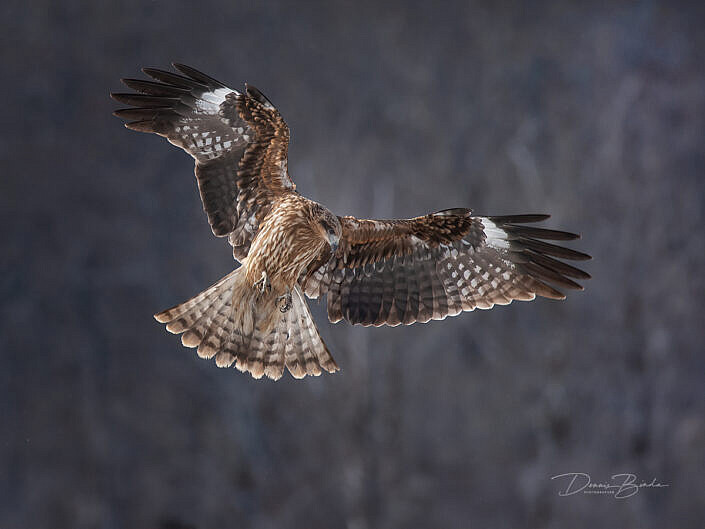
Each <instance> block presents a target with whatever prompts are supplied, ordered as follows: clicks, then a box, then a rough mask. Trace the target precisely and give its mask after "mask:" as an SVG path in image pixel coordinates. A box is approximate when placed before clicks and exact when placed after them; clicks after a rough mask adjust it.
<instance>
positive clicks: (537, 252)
mask: <svg viewBox="0 0 705 529" xmlns="http://www.w3.org/2000/svg"><path fill="white" fill-rule="evenodd" d="M174 67H175V68H176V70H177V71H178V72H180V73H178V74H177V73H173V72H167V71H164V70H157V69H154V68H145V69H143V71H144V73H146V74H147V75H148V76H150V77H151V78H152V79H154V81H146V80H137V79H123V83H124V84H125V85H127V86H128V87H129V88H132V89H133V90H135V91H136V92H137V93H122V94H111V96H112V97H113V98H114V99H115V100H117V101H120V102H122V103H125V104H127V105H130V108H125V109H121V110H117V111H116V112H115V115H116V116H118V117H120V118H123V119H125V120H126V121H127V123H126V127H128V128H130V129H133V130H137V131H140V132H152V133H156V134H159V135H161V136H164V137H165V138H167V139H168V140H169V142H171V143H172V144H174V145H176V146H178V147H181V148H182V149H184V150H185V151H186V152H188V153H189V154H190V155H191V156H192V157H193V158H194V159H195V165H196V167H195V173H196V179H197V181H198V187H199V191H200V194H201V200H202V202H203V208H204V210H205V212H206V214H207V216H208V221H209V223H210V225H211V229H212V230H213V233H214V234H215V235H216V236H218V237H224V236H227V237H228V240H229V241H230V244H231V245H232V247H233V256H234V257H235V259H237V260H238V261H240V263H241V266H240V267H239V268H237V269H236V270H234V271H233V272H231V273H230V274H228V275H227V276H226V277H224V278H223V279H221V280H220V281H218V282H217V283H215V284H214V285H212V286H211V287H210V288H208V289H206V290H204V291H203V292H201V293H200V294H198V295H197V296H195V297H193V298H191V299H190V300H188V301H186V302H184V303H181V304H179V305H177V306H175V307H173V308H171V309H168V310H165V311H163V312H160V313H158V314H156V315H155V318H156V319H157V320H158V321H160V322H162V323H166V327H167V330H169V331H170V332H172V333H177V334H181V335H182V336H181V341H182V343H183V344H184V345H185V346H187V347H196V348H197V351H198V355H199V356H201V357H203V358H214V359H215V363H216V365H218V366H219V367H226V366H230V365H233V364H234V365H235V366H236V367H237V368H238V369H239V370H241V371H248V372H250V373H251V374H252V376H254V377H256V378H259V377H261V376H263V375H267V376H268V377H270V378H272V379H278V378H280V377H281V376H282V374H283V372H284V368H285V367H286V368H287V369H288V370H289V371H290V372H291V374H292V375H293V376H294V377H296V378H301V377H303V376H305V375H307V374H309V375H319V374H320V373H321V372H322V371H323V370H325V371H328V372H334V371H337V370H338V366H337V364H336V363H335V361H334V360H333V357H332V356H331V354H330V352H329V351H328V348H327V347H326V345H325V343H324V342H323V340H321V337H320V335H319V333H318V329H317V328H316V324H315V323H314V321H313V319H312V317H311V313H310V311H309V309H308V306H307V303H306V300H305V297H304V295H306V296H308V297H310V298H320V297H322V296H324V295H325V296H326V297H327V307H328V318H329V319H330V321H331V322H338V321H340V320H342V319H344V320H346V321H348V322H350V323H352V324H361V325H375V326H378V325H399V324H402V323H403V324H407V325H408V324H412V323H415V322H427V321H429V320H432V319H436V320H437V319H443V318H445V317H447V316H455V315H456V314H459V313H460V312H463V311H470V310H474V309H475V308H481V309H489V308H491V307H493V306H494V305H496V304H499V305H506V304H508V303H511V301H513V300H532V299H534V298H535V297H536V296H543V297H547V298H552V299H564V298H565V296H564V295H563V293H562V292H560V291H559V290H558V288H567V289H578V290H582V286H581V285H579V284H578V283H577V282H576V281H575V280H576V279H588V278H589V277H590V276H589V275H588V274H587V273H586V272H583V271H582V270H580V269H578V268H575V267H573V266H571V265H569V264H567V263H565V262H564V261H562V260H561V259H563V260H584V259H589V258H590V257H589V256H588V255H586V254H584V253H581V252H577V251H575V250H571V249H568V248H565V247H562V246H558V245H556V244H553V243H548V242H545V241H551V240H554V241H555V240H559V241H560V240H571V239H576V238H578V236H577V235H574V234H572V233H568V232H563V231H555V230H548V229H544V228H536V227H533V226H531V225H530V224H532V223H535V222H540V221H542V220H546V219H547V218H548V215H516V216H505V217H498V216H495V217H482V216H474V215H472V213H471V212H470V210H468V209H450V210H445V211H440V212H437V213H433V214H429V215H424V216H422V217H416V218H414V219H396V220H367V219H357V218H355V217H337V216H335V215H334V214H332V213H331V212H330V211H329V210H328V209H326V208H325V207H323V206H322V205H320V204H318V203H316V202H314V201H312V200H309V199H307V198H305V197H303V196H301V195H300V194H299V193H298V192H297V191H296V186H295V185H294V183H293V181H292V180H291V178H290V177H289V172H288V168H287V151H288V145H289V129H288V127H287V125H286V123H285V122H284V120H283V119H282V117H281V115H280V114H279V112H278V111H277V110H276V108H275V107H274V105H272V103H271V102H270V101H269V100H268V99H267V98H266V97H265V96H264V95H263V94H262V93H261V92H260V91H259V90H257V89H256V88H254V87H253V86H247V85H245V90H244V91H243V92H239V91H237V90H233V89H231V88H228V87H226V86H225V85H223V84H222V83H220V82H219V81H216V80H215V79H213V78H211V77H209V76H207V75H205V74H203V73H201V72H198V71H196V70H194V69H193V68H190V67H188V66H184V65H182V64H174Z"/></svg>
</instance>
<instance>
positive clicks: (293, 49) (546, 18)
mask: <svg viewBox="0 0 705 529" xmlns="http://www.w3.org/2000/svg"><path fill="white" fill-rule="evenodd" d="M492 4H495V3H482V2H455V3H433V2H427V1H419V2H410V1H398V2H365V1H362V2H321V3H317V4H309V3H305V2H258V3H254V2H253V3H240V2H231V1H220V2H216V1H210V0H209V1H191V2H171V1H170V2H165V1H161V0H160V1H155V2H135V1H125V2H119V3H118V2H115V3H99V2H95V3H91V2H77V1H62V2H53V1H46V0H45V1H34V2H31V3H24V2H18V1H16V0H10V2H4V3H3V5H2V7H1V8H0V14H1V17H0V18H1V19H2V22H0V25H1V26H2V27H1V28H0V29H2V32H1V33H2V36H1V37H0V38H1V39H2V46H1V47H0V57H1V58H2V74H1V75H2V83H1V84H2V93H3V102H4V105H3V109H2V116H3V117H2V123H3V125H2V127H1V128H0V131H1V132H0V135H1V137H0V153H1V157H2V163H3V167H4V169H3V173H4V174H3V178H2V179H1V180H0V189H1V192H0V215H1V216H2V222H0V235H1V236H2V246H1V248H2V250H1V252H0V300H1V301H0V308H1V311H0V351H1V353H0V354H2V369H0V430H1V431H2V438H1V439H0V469H2V470H1V472H2V480H0V527H2V528H3V529H23V528H30V527H31V528H44V527H66V528H94V527H95V528H116V529H117V528H136V529H150V528H167V527H168V528H192V527H193V528H197V529H206V528H207V529H218V528H248V527H253V528H280V527H281V528H284V527H299V528H309V529H311V528H337V527H341V528H349V529H366V528H417V527H418V528H424V527H429V528H430V527H442V528H467V527H500V526H503V527H509V526H514V527H517V526H522V527H546V528H564V527H573V528H581V527H605V528H609V527H615V528H617V527H619V528H626V527H639V528H651V527H676V526H677V527H681V528H687V527H702V522H703V520H704V519H705V487H703V480H704V479H705V450H704V447H705V389H704V383H705V354H703V353H704V351H703V344H704V342H705V330H704V328H703V313H704V311H705V302H704V301H703V300H704V298H705V274H704V273H703V270H704V269H705V239H704V238H703V235H702V232H703V226H704V225H705V180H704V177H705V173H704V169H705V68H704V67H703V65H705V37H704V35H705V32H703V25H704V24H705V12H704V9H703V7H702V3H701V4H700V7H698V8H693V7H691V5H690V4H688V3H679V2H651V1H641V2H628V3H627V2H624V3H622V2H619V3H608V4H602V5H601V6H600V7H596V6H593V5H590V4H589V3H570V2H531V3H527V4H525V5H515V6H513V7H510V6H508V5H505V7H501V6H497V5H494V6H493V5H492ZM172 60H175V61H180V62H185V63H187V64H191V65H193V66H195V67H197V68H198V69H201V70H203V71H205V72H206V73H209V74H211V75H212V76H214V77H216V78H218V79H220V80H222V81H224V82H226V83H228V84H230V85H231V86H234V87H238V86H241V83H242V82H245V81H247V82H249V83H252V84H254V85H256V86H258V87H259V88H260V89H262V90H263V91H264V93H266V94H267V95H268V96H269V98H270V99H271V100H272V101H274V103H275V104H276V105H277V106H278V108H279V110H280V111H281V113H282V114H283V116H284V117H285V118H286V120H287V122H288V124H289V126H290V128H291V131H292V141H291V148H290V157H289V160H290V162H289V167H290V171H291V174H292V176H293V178H294V179H295V181H296V182H297V184H298V186H299V190H300V191H301V192H303V193H304V194H306V195H308V196H310V197H312V198H314V199H316V200H319V201H321V202H322V203H324V204H326V205H327V206H329V207H330V208H331V209H332V210H333V211H335V212H338V213H340V214H354V215H358V216H368V217H406V216H415V215H419V214H423V213H426V212H428V211H435V210H439V209H444V208H449V207H458V206H469V207H471V208H473V209H474V210H475V212H477V213H479V214H483V213H485V214H512V213H527V212H549V213H552V214H553V218H552V219H551V221H550V224H549V225H550V226H551V227H558V228H563V229H567V230H571V231H577V232H580V233H582V234H583V239H582V240H581V241H578V243H576V244H574V245H573V247H575V248H578V249H581V250H584V251H587V252H589V253H591V254H592V255H593V256H594V260H593V261H591V262H589V263H586V266H585V268H586V270H588V271H589V272H590V273H592V274H593V276H594V279H592V280H591V281H589V282H587V284H586V287H587V288H586V291H585V292H583V293H576V294H574V295H572V296H569V298H568V300H567V301H565V302H560V303H559V302H550V301H546V300H539V301H537V302H534V303H514V304H512V305H510V306H509V307H500V308H497V309H495V310H492V311H477V312H475V313H471V314H464V315H462V316H459V317H457V318H451V319H448V320H446V321H442V322H432V323H430V324H427V325H416V326H413V327H408V328H395V329H389V328H386V329H364V328H351V327H349V326H345V325H337V326H331V325H328V324H326V323H325V320H324V313H323V311H322V306H317V305H316V306H315V308H314V310H315V315H316V317H317V320H318V322H319V325H320V327H321V332H322V334H323V336H324V338H325V339H326V340H327V342H328V344H329V346H330V348H331V351H332V352H333V354H334V356H335V358H336V359H337V361H338V363H339V364H340V366H341V371H340V372H339V373H338V374H336V375H333V376H331V375H328V376H321V377H320V378H314V379H311V378H308V379H305V380H301V381H295V380H293V379H292V378H291V377H290V376H288V375H287V376H286V377H285V378H283V379H282V380H280V381H279V382H277V383H273V382H271V381H267V380H260V381H255V380H253V379H252V378H250V377H249V376H246V375H243V374H240V373H239V372H237V371H236V370H234V369H228V370H220V369H217V368H216V367H215V366H214V365H213V363H212V362H208V361H204V360H200V359H198V358H197V357H196V356H195V354H194V353H193V351H192V350H188V349H185V348H183V347H182V346H181V345H180V342H179V339H178V338H177V337H174V336H172V335H169V334H168V333H166V332H165V330H164V328H163V326H162V325H159V324H157V323H156V322H155V321H154V320H153V319H152V314H153V313H154V312H156V311H158V310H160V309H163V308H165V307H167V306H171V305H173V304H175V303H177V302H180V301H183V300H184V299H186V298H188V297H190V296H191V295H193V294H195V293H196V292H199V291H200V290H202V289H203V288H205V287H206V286H208V285H210V284H211V283H212V282H214V281H215V280H217V279H218V278H220V277H221V276H223V275H224V274H226V273H227V272H228V271H230V270H231V269H232V267H233V263H232V260H231V254H230V251H231V250H230V247H229V245H228V244H227V242H225V241H223V240H219V239H216V238H214V237H213V236H212V235H211V232H210V228H209V226H208V223H207V221H206V217H205V214H204V213H203V212H202V208H201V203H200V200H199V197H198V193H197V188H196V184H195V180H194V178H193V173H192V172H193V167H192V160H191V158H190V157H189V156H188V155H186V154H185V153H183V152H181V151H179V150H177V149H175V148H173V147H172V146H170V145H169V144H167V143H166V142H165V141H164V140H162V139H161V138H158V137H156V136H147V135H140V134H137V133H133V132H130V131H127V130H125V129H124V128H122V126H121V124H120V121H119V120H117V119H115V118H113V117H112V116H111V111H112V110H113V109H114V108H116V107H117V106H118V105H116V104H114V103H113V102H112V101H111V100H109V98H108V93H109V92H110V91H111V90H120V89H121V85H120V83H119V78H120V77H135V76H138V74H139V68H140V67H142V66H155V67H166V66H167V65H168V64H169V62H170V61H172ZM568 472H585V473H589V474H590V475H591V477H592V478H593V480H595V481H609V478H610V476H611V475H612V474H617V473H621V472H632V473H635V474H637V476H638V478H639V480H644V481H651V479H652V478H656V479H657V480H658V481H659V482H661V483H663V484H669V485H670V486H669V487H667V488H660V489H653V490H641V491H640V492H639V493H638V494H637V495H636V496H634V497H631V498H629V499H625V500H615V499H614V498H612V497H610V496H593V495H584V494H578V495H575V496H570V497H559V496H558V492H559V490H560V489H561V488H562V485H559V483H558V482H557V481H556V480H553V481H552V480H551V477H552V476H554V475H557V474H562V473H568Z"/></svg>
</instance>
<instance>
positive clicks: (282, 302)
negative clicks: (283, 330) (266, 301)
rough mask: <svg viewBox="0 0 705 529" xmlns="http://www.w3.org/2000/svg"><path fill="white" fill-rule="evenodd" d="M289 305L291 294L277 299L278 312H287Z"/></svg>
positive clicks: (288, 293)
mask: <svg viewBox="0 0 705 529" xmlns="http://www.w3.org/2000/svg"><path fill="white" fill-rule="evenodd" d="M291 304H292V301H291V292H287V293H286V294H284V295H282V296H279V297H278V298H277V305H278V306H279V311H280V312H288V311H289V309H291Z"/></svg>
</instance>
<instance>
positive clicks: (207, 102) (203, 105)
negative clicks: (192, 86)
mask: <svg viewBox="0 0 705 529" xmlns="http://www.w3.org/2000/svg"><path fill="white" fill-rule="evenodd" d="M233 92H234V90H231V89H230V88H218V89H216V90H213V91H211V92H204V93H203V94H201V97H199V98H198V99H197V100H196V109H197V110H199V111H201V112H205V113H207V114H217V113H218V111H219V110H220V105H221V104H222V103H223V101H225V96H227V95H228V94H231V93H233Z"/></svg>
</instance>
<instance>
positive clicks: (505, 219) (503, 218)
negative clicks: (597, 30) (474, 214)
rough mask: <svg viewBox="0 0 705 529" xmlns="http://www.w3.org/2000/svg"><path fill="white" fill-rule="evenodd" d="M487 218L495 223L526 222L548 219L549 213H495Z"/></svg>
mask: <svg viewBox="0 0 705 529" xmlns="http://www.w3.org/2000/svg"><path fill="white" fill-rule="evenodd" d="M487 218H488V219H490V220H491V221H492V222H494V223H495V224H497V223H501V224H527V223H531V222H541V221H544V220H547V219H550V218H551V215H549V214H547V213H529V214H525V215H495V216H492V217H487Z"/></svg>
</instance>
